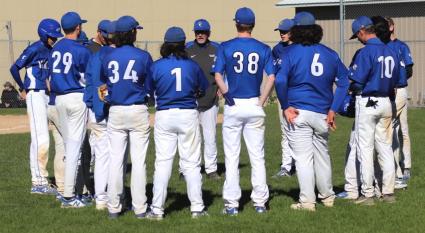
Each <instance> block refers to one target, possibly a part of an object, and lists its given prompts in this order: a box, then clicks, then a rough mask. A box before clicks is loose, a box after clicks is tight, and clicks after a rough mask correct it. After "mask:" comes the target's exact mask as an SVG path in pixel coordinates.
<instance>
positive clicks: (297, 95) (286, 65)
mask: <svg viewBox="0 0 425 233" xmlns="http://www.w3.org/2000/svg"><path fill="white" fill-rule="evenodd" d="M334 83H335V84H336V87H337V88H336V90H335V96H334V93H333V85H334ZM275 84H276V93H277V96H278V98H279V101H280V103H281V105H282V109H286V108H288V107H294V108H296V109H303V110H308V111H313V112H318V113H323V114H327V113H328V112H329V109H331V110H333V111H335V112H337V111H338V110H339V108H340V107H341V105H342V104H343V101H344V98H345V96H346V95H347V93H348V87H349V81H348V77H347V68H345V66H344V64H343V63H342V62H341V59H340V58H339V57H338V54H337V53H336V52H335V51H333V50H332V49H330V48H328V47H326V46H324V45H322V44H315V45H311V46H303V45H301V44H293V45H291V46H289V47H288V49H286V50H285V52H284V54H283V55H282V64H281V66H280V69H279V72H278V73H277V75H276V81H275Z"/></svg>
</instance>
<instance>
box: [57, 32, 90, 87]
mask: <svg viewBox="0 0 425 233" xmlns="http://www.w3.org/2000/svg"><path fill="white" fill-rule="evenodd" d="M90 55H91V53H90V51H89V50H88V49H87V48H85V47H84V46H83V45H81V44H79V43H78V42H77V41H75V40H71V39H67V38H64V39H62V40H60V41H59V42H57V43H56V44H55V46H54V47H53V49H52V51H51V55H50V57H49V69H50V74H51V88H52V91H53V92H55V93H56V94H67V93H71V92H83V91H84V86H85V80H84V72H85V69H86V65H87V62H88V59H89V57H90Z"/></svg>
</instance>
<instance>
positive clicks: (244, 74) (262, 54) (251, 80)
mask: <svg viewBox="0 0 425 233" xmlns="http://www.w3.org/2000/svg"><path fill="white" fill-rule="evenodd" d="M222 70H224V72H225V73H226V78H227V83H228V87H229V93H230V94H231V96H233V97H234V98H252V97H258V96H260V86H261V83H262V81H263V71H265V72H266V73H267V75H270V74H274V67H273V58H272V56H271V50H270V47H269V46H268V45H266V44H264V43H262V42H260V41H258V40H256V39H254V38H244V37H238V38H234V39H232V40H229V41H226V42H223V43H222V44H221V47H220V48H219V50H218V52H217V60H216V63H215V68H214V71H215V72H220V73H221V71H222Z"/></svg>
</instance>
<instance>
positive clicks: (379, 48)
mask: <svg viewBox="0 0 425 233" xmlns="http://www.w3.org/2000/svg"><path fill="white" fill-rule="evenodd" d="M352 31H353V36H352V37H351V38H350V39H353V38H358V40H359V41H360V42H362V43H364V44H365V46H364V47H363V48H362V49H361V50H360V51H359V53H358V54H357V56H356V58H355V59H354V64H353V65H352V66H351V67H350V70H349V78H350V79H351V81H352V82H354V85H355V86H357V87H358V88H359V89H361V90H362V94H361V98H357V99H356V117H355V134H356V136H357V142H356V143H357V145H356V146H357V147H356V150H357V153H358V158H359V161H360V176H361V181H362V184H361V194H362V196H360V197H359V198H358V199H357V200H356V201H355V203H356V204H363V205H373V204H374V199H373V197H374V196H375V189H374V163H373V153H374V149H375V148H376V150H377V152H378V155H377V156H378V161H379V165H380V167H381V170H382V173H383V174H382V194H383V195H382V200H383V201H385V202H388V203H393V202H395V196H394V181H395V167H394V156H393V154H392V148H391V144H392V135H390V134H388V133H386V132H389V129H390V128H391V127H392V124H391V118H392V106H391V100H390V98H393V97H394V94H395V93H394V89H395V88H396V87H397V86H402V85H403V83H405V82H406V79H405V74H404V73H403V72H404V70H403V69H402V67H401V65H400V61H399V59H398V55H397V54H396V53H395V52H394V51H393V50H392V49H391V48H389V47H388V46H386V45H385V44H384V43H383V42H382V41H381V40H379V39H378V38H377V37H376V34H375V27H374V26H373V22H372V20H371V19H370V18H368V17H366V16H360V17H358V18H357V19H355V20H354V22H353V24H352ZM403 75H404V76H403Z"/></svg>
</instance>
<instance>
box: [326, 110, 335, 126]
mask: <svg viewBox="0 0 425 233" xmlns="http://www.w3.org/2000/svg"><path fill="white" fill-rule="evenodd" d="M326 123H327V124H328V126H329V128H331V130H332V131H335V130H336V123H335V112H334V111H332V110H329V112H328V116H327V117H326Z"/></svg>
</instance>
